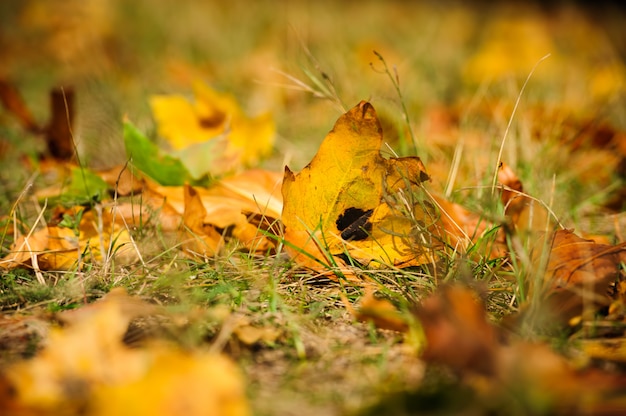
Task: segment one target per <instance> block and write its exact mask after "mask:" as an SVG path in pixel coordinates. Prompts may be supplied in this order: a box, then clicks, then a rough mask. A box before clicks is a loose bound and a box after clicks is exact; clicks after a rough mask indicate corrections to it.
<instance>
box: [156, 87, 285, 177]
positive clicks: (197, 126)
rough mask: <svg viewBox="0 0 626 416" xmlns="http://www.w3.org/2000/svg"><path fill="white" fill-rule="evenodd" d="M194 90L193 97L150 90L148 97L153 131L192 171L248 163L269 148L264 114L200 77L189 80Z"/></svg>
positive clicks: (270, 124) (269, 125) (268, 120)
mask: <svg viewBox="0 0 626 416" xmlns="http://www.w3.org/2000/svg"><path fill="white" fill-rule="evenodd" d="M194 92H195V98H196V101H195V102H193V103H192V102H190V101H188V100H187V99H186V98H184V97H182V96H176V95H161V96H153V97H152V98H151V100H150V105H151V107H152V111H153V113H154V117H155V119H156V121H157V125H158V129H159V135H160V136H161V137H163V138H164V139H166V140H167V141H168V142H169V143H170V145H171V146H172V147H173V149H174V150H175V151H176V152H177V153H176V154H177V155H178V157H179V158H180V159H181V160H182V161H183V163H184V164H185V166H187V167H188V168H189V169H190V170H191V172H192V173H194V176H196V177H198V176H201V175H203V174H207V173H210V174H212V175H219V174H223V173H226V172H229V171H232V170H234V169H236V168H238V167H239V166H241V165H243V166H253V165H255V164H256V163H258V161H259V160H260V158H262V157H264V156H267V155H268V154H269V152H270V151H271V149H272V146H273V143H274V135H275V125H274V121H273V119H272V117H271V115H270V114H263V115H260V116H258V117H254V118H250V117H248V116H246V115H245V114H244V112H243V111H242V110H241V108H240V107H239V105H238V104H237V102H236V100H235V98H234V97H233V96H231V95H229V94H220V93H218V92H216V91H214V90H212V89H211V88H209V87H208V86H206V85H204V84H202V83H196V84H195V86H194ZM199 155H201V157H199Z"/></svg>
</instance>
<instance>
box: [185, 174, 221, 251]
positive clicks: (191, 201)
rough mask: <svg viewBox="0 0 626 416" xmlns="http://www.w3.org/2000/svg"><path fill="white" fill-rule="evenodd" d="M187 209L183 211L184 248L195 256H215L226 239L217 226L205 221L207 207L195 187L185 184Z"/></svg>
mask: <svg viewBox="0 0 626 416" xmlns="http://www.w3.org/2000/svg"><path fill="white" fill-rule="evenodd" d="M184 192H185V211H184V213H183V224H184V225H185V227H184V229H183V233H182V246H183V250H185V252H187V253H188V254H191V255H193V256H201V257H213V256H214V255H215V254H217V253H218V251H219V250H220V248H221V247H222V245H223V243H224V241H223V239H222V235H221V234H220V233H219V232H218V231H217V230H216V229H215V226H213V225H211V224H208V223H206V222H205V217H206V214H207V212H206V209H205V208H204V205H203V204H202V200H201V199H200V196H199V195H198V193H197V192H196V190H195V189H194V188H192V187H191V186H189V185H185V187H184Z"/></svg>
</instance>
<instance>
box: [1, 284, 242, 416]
mask: <svg viewBox="0 0 626 416" xmlns="http://www.w3.org/2000/svg"><path fill="white" fill-rule="evenodd" d="M129 302H130V303H131V304H132V307H130V308H129V306H128V304H129ZM87 309H88V310H85V311H81V310H80V309H79V310H76V311H73V312H72V314H71V315H68V316H71V319H70V320H69V322H70V323H69V325H68V326H67V327H66V328H63V329H60V328H52V329H51V330H50V333H49V336H48V339H47V340H46V343H45V347H44V348H43V349H42V350H41V351H40V352H39V353H38V354H37V355H36V356H35V357H34V358H33V359H31V360H28V361H21V362H17V363H14V364H11V365H10V366H8V367H6V368H4V369H3V371H2V373H1V374H0V407H2V409H3V411H4V412H5V413H6V414H11V415H31V414H63V415H80V414H89V415H109V414H120V415H126V414H127V415H157V416H159V415H172V414H181V413H182V414H186V415H192V416H194V415H206V414H219V415H232V416H239V415H242V416H243V415H248V414H249V413H250V411H249V407H248V404H247V401H246V398H245V388H244V383H243V379H242V376H241V374H240V373H239V371H238V369H237V368H236V366H235V365H234V364H233V363H232V362H231V361H230V360H229V359H228V358H226V357H224V356H221V355H217V354H213V353H208V352H202V351H195V352H187V351H181V350H179V349H177V348H174V347H171V346H168V345H166V344H149V345H147V346H146V347H144V348H130V347H128V346H126V345H124V343H123V341H122V340H123V337H124V334H125V332H126V331H127V329H128V324H129V322H130V320H131V319H132V318H133V317H134V316H137V314H145V313H150V312H151V307H150V305H147V304H145V303H143V302H141V301H139V300H137V299H134V298H131V297H129V296H128V295H126V294H125V293H124V292H123V291H117V292H115V293H113V294H111V295H110V296H107V297H105V298H104V299H103V300H101V301H99V302H96V303H94V304H93V305H90V306H88V307H87Z"/></svg>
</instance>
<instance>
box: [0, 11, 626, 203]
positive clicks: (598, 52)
mask: <svg viewBox="0 0 626 416" xmlns="http://www.w3.org/2000/svg"><path fill="white" fill-rule="evenodd" d="M591 3H592V2H582V1H580V2H568V1H560V2H558V1H552V2H548V1H543V2H523V3H522V2H519V3H518V2H495V1H493V2H492V1H483V2H453V1H399V0H398V1H384V2H383V1H373V0H359V1H341V2H337V1H305V0H302V1H299V0H281V1H269V0H261V1H245V0H229V1H228V2H223V1H217V0H216V1H208V0H205V1H191V0H177V1H170V0H132V1H131V0H65V1H61V0H58V1H55V0H48V1H45V0H8V1H7V0H5V1H2V2H1V3H0V62H1V65H0V79H2V80H5V82H8V83H10V84H11V85H13V86H15V87H16V88H17V90H18V91H19V92H20V94H21V95H22V96H23V98H24V101H25V103H26V105H27V106H28V108H29V109H30V110H31V111H32V113H33V115H34V117H35V118H36V119H38V120H40V121H41V122H45V120H46V119H47V118H48V113H49V111H50V109H49V97H48V94H49V91H50V89H51V88H54V87H68V88H69V87H71V88H74V90H75V92H76V100H77V103H76V127H75V140H76V142H77V146H78V149H79V151H80V153H81V156H82V158H83V162H84V163H87V164H88V165H90V166H93V167H108V166H112V165H115V164H119V163H123V162H124V160H125V158H126V155H125V152H124V147H123V141H122V137H121V125H122V124H121V123H122V119H123V117H124V116H127V117H128V118H129V119H131V120H133V122H135V123H136V124H137V125H138V126H139V127H140V128H141V129H142V130H143V131H145V132H147V133H148V134H150V135H152V136H153V137H154V135H155V125H154V121H153V119H152V115H151V113H150V108H149V105H148V100H149V97H150V96H151V95H153V94H163V93H172V94H183V95H188V96H191V95H192V84H193V83H194V82H196V81H201V82H204V83H206V84H208V85H210V86H211V87H212V88H214V89H216V90H218V91H225V92H229V93H232V94H234V95H235V96H236V97H237V99H238V101H239V103H240V104H241V106H242V107H243V108H244V110H245V111H246V112H247V113H248V114H251V115H254V114H257V113H260V112H264V111H270V112H271V113H272V114H273V117H274V119H275V120H276V123H277V131H278V138H277V141H276V146H275V152H274V156H273V157H271V158H270V159H269V160H266V161H265V162H264V165H263V166H265V167H268V168H272V169H282V165H283V164H285V163H289V164H290V166H291V167H292V168H295V169H299V168H301V167H303V166H304V165H305V164H306V163H307V162H308V160H310V158H311V156H312V155H313V154H314V152H315V151H316V149H317V147H318V146H319V143H320V142H321V141H322V140H323V138H324V136H325V134H326V133H327V132H328V130H329V129H330V128H331V127H332V124H333V122H334V121H335V120H336V118H337V117H338V116H339V115H340V114H341V113H342V112H343V111H344V110H347V109H349V108H351V107H352V106H354V105H355V104H356V103H358V102H359V101H360V100H362V99H366V100H370V101H371V102H372V103H373V104H374V106H375V108H376V109H377V111H378V113H379V114H380V116H381V118H382V121H383V125H384V129H385V136H386V138H387V140H388V142H389V144H390V147H391V148H392V149H394V150H395V151H396V152H402V149H400V147H399V146H397V144H398V140H399V138H402V137H406V136H407V135H408V130H409V129H412V130H413V132H414V136H415V138H416V142H417V149H418V151H419V152H420V156H421V157H422V158H424V159H425V161H426V162H427V168H429V169H430V170H432V172H434V173H436V174H435V175H433V176H434V177H435V184H439V185H438V186H440V188H441V189H442V190H443V191H445V192H447V193H448V194H450V192H451V189H452V188H454V187H459V186H461V185H463V182H464V181H465V182H467V183H468V184H470V183H471V184H476V183H477V181H478V182H480V181H481V180H482V179H484V178H485V177H486V176H488V175H486V176H485V171H486V169H484V166H485V164H488V163H489V161H493V160H494V155H495V154H496V153H497V149H498V147H499V145H500V143H501V140H502V135H503V132H504V130H505V128H506V126H507V123H508V121H509V118H510V116H511V113H512V109H513V107H514V104H515V102H516V100H517V98H518V96H519V93H520V90H521V88H522V85H523V83H524V81H525V80H526V79H527V77H528V76H529V74H531V72H532V71H533V68H535V69H534V72H533V73H532V76H531V77H530V80H529V82H528V85H527V87H526V90H525V92H524V94H523V96H522V98H521V100H520V106H519V109H518V112H517V113H516V116H515V118H514V123H513V124H512V126H511V127H512V128H511V131H510V140H508V141H507V146H506V148H505V153H504V156H505V160H507V162H508V163H509V164H511V165H513V166H515V167H518V168H519V167H521V168H522V169H521V170H522V177H524V175H527V176H530V175H531V173H529V172H526V173H524V166H526V165H530V164H532V163H536V156H537V154H538V152H539V153H541V154H543V155H545V156H546V157H547V158H548V159H550V160H551V163H552V164H555V163H556V165H554V166H552V165H550V166H549V165H545V166H542V167H541V169H540V171H543V170H545V176H546V177H547V178H551V177H552V176H551V175H552V174H553V173H554V172H557V171H559V168H560V166H558V163H557V162H555V161H554V160H553V159H555V157H554V156H558V155H561V156H562V155H563V153H562V149H561V147H562V145H563V143H568V145H567V146H568V148H571V143H574V145H577V146H578V147H581V146H582V144H580V143H578V142H576V140H579V141H580V140H583V139H580V135H581V133H580V132H581V131H585V129H588V128H589V126H592V130H593V129H595V130H593V132H592V133H590V134H589V135H588V136H590V137H591V136H593V137H592V138H591V139H590V140H591V142H593V143H595V144H593V143H592V145H591V146H592V147H593V148H594V152H595V150H597V149H598V148H600V149H602V148H603V147H604V148H605V150H606V153H607V154H604V155H603V156H602V157H601V158H599V159H598V160H596V159H593V158H591V159H590V157H589V156H588V154H586V153H582V156H580V159H568V161H567V162H563V164H564V165H565V164H567V166H568V167H571V163H579V164H581V166H582V167H581V171H582V173H580V175H584V174H585V173H584V172H585V171H586V169H587V168H588V169H589V172H588V174H589V175H594V176H595V175H598V177H603V178H604V179H601V181H604V182H602V183H601V184H600V185H598V187H599V188H598V189H603V188H602V187H603V186H607V183H613V182H612V181H614V180H615V175H616V172H619V171H620V169H624V166H621V165H620V163H622V165H623V159H624V158H623V157H616V156H615V153H616V150H615V149H619V148H620V146H621V149H622V150H618V154H619V152H623V153H624V154H626V149H624V145H623V144H620V140H621V139H620V140H618V139H617V138H615V137H622V138H623V136H620V134H621V133H619V132H621V131H624V128H625V127H626V113H625V112H624V108H625V104H626V94H625V88H626V69H625V66H624V59H625V58H626V36H625V33H624V32H625V29H624V25H623V22H624V17H625V13H624V7H623V6H620V2H599V3H598V2H593V5H592V4H591ZM374 52H376V53H377V54H378V55H377V54H375V53H374ZM548 54H549V57H547V58H545V59H544V60H542V58H544V57H545V56H547V55H548ZM380 57H382V60H381V58H380ZM383 60H384V61H383ZM385 65H387V68H388V70H389V74H391V76H389V74H386V73H385ZM394 83H397V84H398V85H399V90H400V93H401V97H400V95H399V94H398V89H397V88H396V85H395V84H394ZM403 105H404V108H405V109H406V114H407V115H408V118H409V120H408V121H409V124H407V122H406V120H405V111H404V110H403ZM598 126H600V127H601V128H604V129H608V130H607V131H608V133H607V134H608V135H609V136H610V139H607V140H608V141H607V140H604V141H602V140H601V139H597V137H596V136H597V130H598V129H600V127H598ZM0 136H2V138H3V140H4V141H7V142H9V143H11V145H10V146H8V147H7V146H5V153H6V152H7V150H6V149H7V148H8V149H12V150H16V149H17V150H16V151H17V152H18V153H19V152H24V151H28V149H31V148H37V146H39V147H41V143H39V142H38V139H37V138H36V137H32V138H29V136H28V135H27V134H26V133H25V132H23V131H21V130H20V129H19V126H18V123H17V122H16V121H15V120H14V117H13V116H12V115H11V114H9V113H8V112H7V111H3V110H0ZM25 137H26V140H24V139H25ZM31 139H32V140H31ZM596 139H597V140H596ZM585 140H587V139H585ZM583 141H584V140H583ZM596 141H598V143H596ZM621 142H623V140H621ZM576 143H578V144H576ZM585 143H587V142H585ZM607 143H608V144H607ZM583 147H584V146H583ZM559 149H561V150H559ZM459 152H460V153H459ZM455 154H456V156H455ZM594 154H595V153H594ZM594 158H597V157H596V156H594ZM459 159H460V160H461V162H459ZM556 159H558V157H557V158H556ZM455 163H456V165H457V166H460V167H459V169H460V171H459V170H458V169H457V173H455V177H456V178H460V179H455V180H454V181H451V180H450V176H451V174H452V170H453V169H452V166H455ZM525 164H526V165H525ZM620 166H621V167H620ZM585 167H586V168H585ZM463 169H465V171H463ZM526 170H527V171H528V169H526ZM459 172H461V173H463V175H461V174H460V173H459ZM602 175H604V176H602ZM618 176H619V174H618ZM564 180H565V179H564Z"/></svg>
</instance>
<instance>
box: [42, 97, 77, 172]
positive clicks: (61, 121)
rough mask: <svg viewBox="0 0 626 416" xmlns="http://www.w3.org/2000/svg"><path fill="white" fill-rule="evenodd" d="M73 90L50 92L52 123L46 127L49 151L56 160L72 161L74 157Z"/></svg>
mask: <svg viewBox="0 0 626 416" xmlns="http://www.w3.org/2000/svg"><path fill="white" fill-rule="evenodd" d="M74 101H75V100H74V90H73V89H72V88H55V89H53V90H52V91H51V92H50V110H51V111H50V121H49V122H48V125H47V126H46V143H47V144H48V151H49V152H50V154H51V155H52V157H53V158H54V159H56V160H71V159H72V158H73V157H74V149H75V147H76V145H75V144H74V138H73V133H72V128H73V127H74V118H75V105H74Z"/></svg>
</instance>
